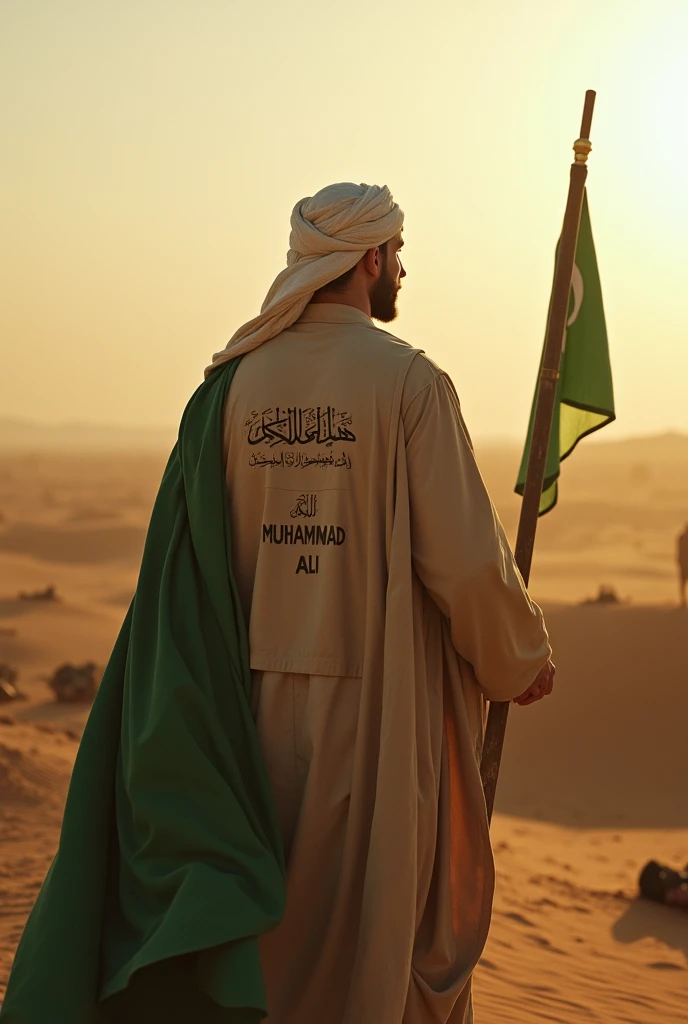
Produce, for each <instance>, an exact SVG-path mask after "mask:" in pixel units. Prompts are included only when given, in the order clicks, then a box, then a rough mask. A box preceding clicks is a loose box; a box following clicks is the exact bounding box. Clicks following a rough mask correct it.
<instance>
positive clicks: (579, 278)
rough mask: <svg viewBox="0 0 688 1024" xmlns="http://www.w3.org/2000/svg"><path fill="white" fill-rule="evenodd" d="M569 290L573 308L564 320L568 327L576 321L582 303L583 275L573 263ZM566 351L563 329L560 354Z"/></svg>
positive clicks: (583, 290) (583, 291)
mask: <svg viewBox="0 0 688 1024" xmlns="http://www.w3.org/2000/svg"><path fill="white" fill-rule="evenodd" d="M571 291H572V292H573V309H572V310H571V316H570V317H569V318H568V320H567V321H566V326H567V327H570V326H571V324H574V323H575V322H576V318H577V317H578V314H579V313H580V308H581V306H582V305H583V295H584V293H585V288H584V287H583V275H582V274H581V272H580V270H579V269H578V267H577V265H576V264H575V263H574V264H573V273H572V274H571ZM565 351H566V331H564V345H563V347H562V354H563V353H564V352H565Z"/></svg>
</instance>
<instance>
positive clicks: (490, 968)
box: [478, 956, 499, 971]
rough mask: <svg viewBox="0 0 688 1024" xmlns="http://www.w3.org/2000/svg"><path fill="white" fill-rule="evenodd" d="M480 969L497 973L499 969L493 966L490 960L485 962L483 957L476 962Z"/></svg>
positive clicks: (495, 965)
mask: <svg viewBox="0 0 688 1024" xmlns="http://www.w3.org/2000/svg"><path fill="white" fill-rule="evenodd" d="M478 962H479V964H480V966H481V967H485V968H487V970H488V971H498V970H499V967H497V964H494V963H493V962H492V961H491V960H487V959H486V958H485V957H484V956H483V957H481V958H480V960H479V961H478Z"/></svg>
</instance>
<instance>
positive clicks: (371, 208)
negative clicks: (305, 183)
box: [205, 182, 404, 377]
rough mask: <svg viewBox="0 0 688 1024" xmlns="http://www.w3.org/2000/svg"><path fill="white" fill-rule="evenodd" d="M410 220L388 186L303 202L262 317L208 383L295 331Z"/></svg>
mask: <svg viewBox="0 0 688 1024" xmlns="http://www.w3.org/2000/svg"><path fill="white" fill-rule="evenodd" d="M403 223H404V214H403V212H402V211H401V210H400V209H399V206H398V204H397V203H395V202H394V200H393V199H392V195H391V193H390V191H389V189H388V188H387V186H386V185H385V186H382V187H380V186H378V185H354V184H351V183H350V182H343V183H340V184H338V185H328V187H327V188H323V189H321V190H320V192H317V193H316V194H315V195H314V196H309V197H307V198H306V199H302V200H301V201H300V202H298V203H297V204H296V206H295V207H294V210H293V212H292V215H291V234H290V236H289V252H288V253H287V266H286V267H285V269H284V270H283V271H282V272H281V273H280V274H278V275H277V277H276V278H275V280H274V281H273V283H272V286H271V288H270V290H269V292H268V294H267V295H266V297H265V301H264V302H263V305H262V307H261V311H260V314H259V315H258V316H257V317H254V319H253V320H249V322H248V323H246V324H244V325H243V327H240V328H239V330H238V331H236V332H235V334H234V335H233V336H232V337H231V338H230V340H229V341H228V343H227V346H226V347H225V348H224V349H222V351H221V352H216V353H215V355H214V356H213V361H212V363H211V365H210V366H208V367H206V371H205V375H206V377H207V376H208V375H209V374H210V373H211V372H212V371H213V370H214V369H216V368H217V367H218V366H221V365H222V364H224V363H226V362H228V361H229V360H230V359H234V358H236V357H237V356H241V355H245V354H246V353H247V352H250V351H251V350H252V349H254V348H257V347H258V346H259V345H262V343H263V342H264V341H269V340H270V338H274V337H275V336H276V335H277V334H279V333H280V331H284V330H286V328H287V327H291V325H292V324H293V323H295V322H296V321H297V320H298V318H299V317H300V316H301V314H302V313H303V311H304V309H305V308H306V306H307V305H308V303H309V302H310V301H311V299H312V297H313V294H314V292H316V291H317V290H318V289H319V288H323V287H324V286H325V285H327V284H329V283H330V282H331V281H334V280H336V278H338V277H340V276H341V275H342V274H345V273H346V272H347V270H351V268H352V267H353V266H355V265H356V264H357V263H358V261H359V260H360V259H361V258H362V256H363V255H364V254H365V253H366V252H367V251H368V249H373V248H374V247H375V246H378V245H384V243H385V242H387V241H389V239H390V238H393V237H394V235H396V234H397V232H399V231H401V228H402V225H403Z"/></svg>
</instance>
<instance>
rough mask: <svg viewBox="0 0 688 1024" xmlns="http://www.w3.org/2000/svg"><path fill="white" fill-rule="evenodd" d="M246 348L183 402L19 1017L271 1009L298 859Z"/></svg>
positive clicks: (5, 1014) (26, 955) (32, 930)
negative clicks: (259, 707)
mask: <svg viewBox="0 0 688 1024" xmlns="http://www.w3.org/2000/svg"><path fill="white" fill-rule="evenodd" d="M238 362H239V360H233V361H232V362H230V363H228V364H227V365H226V366H225V367H224V368H222V369H221V370H218V371H216V372H214V373H213V374H211V375H210V377H209V378H208V379H207V380H206V381H205V382H204V383H203V384H202V385H201V386H200V387H199V388H198V390H197V391H196V393H195V394H194V395H193V397H192V399H191V401H190V402H189V404H188V406H187V408H186V410H185V412H184V415H183V417H182V422H181V426H180V429H179V439H178V442H177V444H176V446H175V448H174V450H173V452H172V455H171V456H170V460H169V462H168V464H167V468H166V470H165V473H164V476H163V479H162V483H161V485H160V490H159V492H158V496H157V499H156V502H155V506H154V508H153V514H152V517H151V521H150V526H149V529H148V534H147V537H146V544H145V548H144V553H143V560H142V563H141V571H140V575H139V581H138V585H137V588H136V594H135V596H134V599H133V601H132V604H131V606H130V608H129V611H128V613H127V616H126V618H125V620H124V624H123V626H122V629H121V632H120V634H119V637H118V639H117V642H116V644H115V647H114V650H113V652H112V656H111V658H110V661H109V663H108V666H107V668H106V670H105V674H104V676H103V680H102V683H101V685H100V688H99V690H98V694H97V697H96V699H95V702H94V704H93V708H92V710H91V714H90V716H89V719H88V723H87V725H86V729H85V732H84V736H83V739H82V742H81V746H80V748H79V753H78V755H77V759H76V763H75V766H74V774H73V776H72V781H71V785H70V788H69V794H68V797H67V805H66V808H65V815H64V822H63V826H62V834H61V837H60V845H59V849H58V852H57V855H56V857H55V860H54V862H53V864H52V867H51V868H50V871H49V873H48V876H47V878H46V881H45V883H44V885H43V888H42V890H41V892H40V894H39V897H38V900H37V902H36V905H35V907H34V909H33V911H32V913H31V915H30V917H29V920H28V923H27V925H26V929H25V931H24V935H23V937H22V940H21V943H20V945H19V949H18V951H17V956H16V960H15V964H14V968H13V970H12V974H11V977H10V981H9V986H8V989H7V995H6V997H5V1002H4V1004H3V1009H2V1011H0V1018H1V1019H2V1024H93V1022H101V1021H108V1022H115V1021H116V1022H119V1021H126V1022H127V1024H137V1022H139V1021H140V1022H143V1021H146V1022H147V1024H150V1022H151V1021H158V1020H160V1021H164V1022H165V1024H172V1022H174V1021H179V1022H181V1021H184V1022H185V1024H215V1022H217V1024H254V1022H257V1021H259V1020H261V1019H262V1017H263V1016H265V1014H266V1012H267V1011H266V1002H265V991H264V985H263V977H262V971H261V965H260V955H259V949H258V936H259V935H260V934H261V933H263V932H266V931H268V930H270V929H271V928H274V927H275V925H276V924H277V923H278V922H279V921H280V919H281V917H282V914H283V910H284V902H285V884H284V858H283V852H282V847H281V841H280V835H279V829H278V824H277V818H276V814H275V809H274V805H273V801H272V795H271V792H270V788H269V783H268V778H267V773H266V770H265V765H264V763H263V759H262V755H261V752H260V747H259V744H258V738H257V733H256V729H255V726H254V722H253V719H252V717H251V712H250V707H249V694H250V685H251V676H250V669H249V659H248V638H247V633H246V627H245V624H244V621H243V618H242V614H241V609H240V604H239V599H238V594H237V588H236V583H235V581H234V578H233V575H232V567H231V557H230V552H231V543H230V534H229V517H228V511H227V493H226V484H225V473H224V466H223V459H222V413H223V407H224V401H225V398H226V395H227V391H228V389H229V385H230V383H231V380H232V378H233V376H234V373H235V372H236V368H237V365H238Z"/></svg>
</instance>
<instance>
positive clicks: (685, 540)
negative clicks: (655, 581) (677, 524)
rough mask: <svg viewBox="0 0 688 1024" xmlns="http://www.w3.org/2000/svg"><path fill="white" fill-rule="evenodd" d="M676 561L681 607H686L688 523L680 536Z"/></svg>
mask: <svg viewBox="0 0 688 1024" xmlns="http://www.w3.org/2000/svg"><path fill="white" fill-rule="evenodd" d="M676 560H677V561H678V578H679V593H680V602H681V607H682V608H685V607H686V587H687V586H688V523H686V528H685V530H684V531H683V533H682V534H680V535H679V538H678V543H677V545H676Z"/></svg>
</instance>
